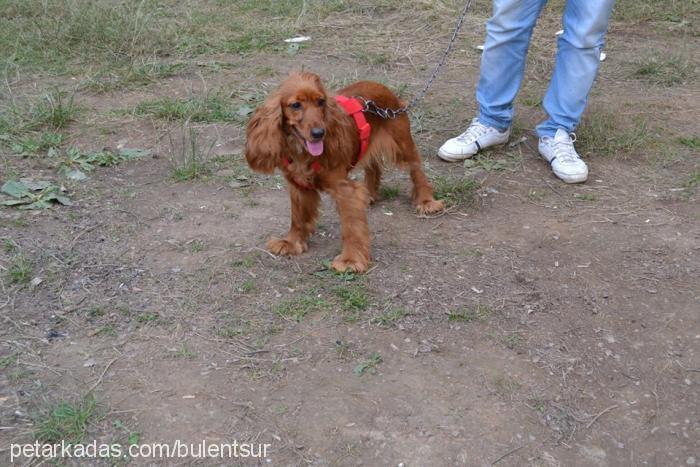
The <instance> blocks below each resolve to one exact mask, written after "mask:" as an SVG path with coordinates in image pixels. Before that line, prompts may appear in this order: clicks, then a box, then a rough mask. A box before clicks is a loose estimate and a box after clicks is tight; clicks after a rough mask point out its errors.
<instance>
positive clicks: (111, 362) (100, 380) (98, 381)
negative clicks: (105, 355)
mask: <svg viewBox="0 0 700 467" xmlns="http://www.w3.org/2000/svg"><path fill="white" fill-rule="evenodd" d="M117 360H119V357H116V358H113V359H112V361H110V362H109V363H108V364H107V366H105V369H104V370H102V374H101V375H100V377H99V378H98V379H97V381H95V384H93V385H92V386H90V389H88V391H87V392H88V393H91V392H92V391H93V390H94V389H95V388H96V387H97V386H99V385H100V383H101V382H102V378H104V377H105V374H106V373H107V370H109V367H111V366H112V364H113V363H114V362H116V361H117Z"/></svg>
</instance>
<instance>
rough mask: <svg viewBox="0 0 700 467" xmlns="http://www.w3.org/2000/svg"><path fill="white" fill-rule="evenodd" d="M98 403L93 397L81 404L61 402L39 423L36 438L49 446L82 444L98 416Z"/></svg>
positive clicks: (89, 396)
mask: <svg viewBox="0 0 700 467" xmlns="http://www.w3.org/2000/svg"><path fill="white" fill-rule="evenodd" d="M96 410H97V403H96V402H95V398H94V397H92V395H88V396H86V397H85V398H84V399H83V400H82V401H81V402H80V403H79V404H77V405H74V404H71V403H69V402H65V401H60V402H58V403H57V404H56V405H55V406H53V407H52V408H51V409H50V410H49V412H48V414H46V415H45V418H44V419H43V420H40V421H38V427H37V429H36V431H35V432H34V436H35V437H36V439H37V440H38V441H40V442H43V443H47V444H54V443H60V442H61V441H65V442H66V444H68V443H71V444H76V443H80V442H82V441H83V440H84V439H85V436H86V434H87V428H88V423H89V422H90V420H91V419H92V418H93V417H94V416H95V415H96Z"/></svg>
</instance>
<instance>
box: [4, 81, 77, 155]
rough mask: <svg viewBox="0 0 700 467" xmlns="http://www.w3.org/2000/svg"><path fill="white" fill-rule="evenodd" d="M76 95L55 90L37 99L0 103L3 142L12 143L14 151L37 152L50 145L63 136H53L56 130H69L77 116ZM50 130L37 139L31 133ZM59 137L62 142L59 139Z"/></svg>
mask: <svg viewBox="0 0 700 467" xmlns="http://www.w3.org/2000/svg"><path fill="white" fill-rule="evenodd" d="M77 111H78V110H77V107H76V105H75V102H74V98H73V95H68V94H67V93H65V92H63V91H59V90H53V91H50V92H47V93H45V94H42V95H40V96H38V97H37V98H36V99H35V100H33V101H32V100H28V101H27V100H24V101H14V100H12V101H10V102H9V104H7V105H2V104H0V141H3V140H5V141H9V142H10V143H11V145H12V149H13V152H15V153H17V152H24V150H25V149H27V150H35V151H38V150H39V149H41V147H42V146H50V145H52V144H53V143H55V142H56V141H62V137H57V136H51V134H50V133H55V132H56V131H57V130H62V129H65V128H66V127H68V125H69V124H70V122H72V121H73V120H74V119H75V117H76V114H77ZM40 130H48V132H49V133H48V134H46V135H41V136H38V138H39V139H38V141H37V136H36V135H32V134H31V133H32V132H35V131H40ZM58 138H60V140H59V139H58Z"/></svg>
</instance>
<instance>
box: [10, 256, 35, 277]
mask: <svg viewBox="0 0 700 467" xmlns="http://www.w3.org/2000/svg"><path fill="white" fill-rule="evenodd" d="M33 270H34V265H33V264H32V262H31V261H30V260H29V259H28V258H27V257H26V256H24V255H19V256H17V257H16V258H15V259H14V260H13V261H12V263H11V264H10V267H9V268H7V278H8V279H9V281H10V283H11V284H26V283H27V282H29V281H30V280H32V272H33Z"/></svg>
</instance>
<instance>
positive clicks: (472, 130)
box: [457, 119, 491, 143]
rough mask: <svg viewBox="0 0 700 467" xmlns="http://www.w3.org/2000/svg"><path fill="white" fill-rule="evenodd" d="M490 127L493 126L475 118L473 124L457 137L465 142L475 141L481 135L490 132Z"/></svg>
mask: <svg viewBox="0 0 700 467" xmlns="http://www.w3.org/2000/svg"><path fill="white" fill-rule="evenodd" d="M490 129H491V127H488V126H486V125H484V124H483V123H481V122H479V121H478V120H476V119H475V120H473V121H472V123H471V125H469V128H467V130H466V131H465V132H464V133H462V134H461V135H459V136H458V137H457V139H458V140H460V141H462V142H465V143H466V142H467V140H469V141H470V142H474V141H476V140H477V139H479V138H480V137H482V136H484V135H485V134H486V133H488V131H489V130H490Z"/></svg>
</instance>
